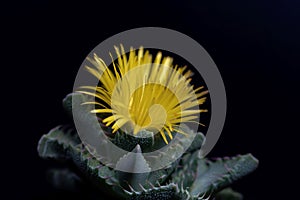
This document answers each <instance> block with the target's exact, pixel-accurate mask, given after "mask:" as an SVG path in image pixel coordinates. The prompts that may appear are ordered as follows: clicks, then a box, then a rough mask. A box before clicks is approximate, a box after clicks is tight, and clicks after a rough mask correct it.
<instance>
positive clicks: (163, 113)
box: [79, 45, 207, 144]
mask: <svg viewBox="0 0 300 200" xmlns="http://www.w3.org/2000/svg"><path fill="white" fill-rule="evenodd" d="M115 50H116V54H117V56H118V58H117V61H114V60H113V57H112V55H111V54H110V56H111V58H112V67H110V68H109V67H108V66H107V65H106V64H105V62H104V61H103V60H102V59H101V58H99V57H98V56H97V55H96V54H94V57H93V59H92V58H87V59H88V60H89V61H90V62H91V63H92V64H93V65H94V66H95V68H92V67H88V66H86V69H87V70H88V71H89V72H90V73H91V74H92V75H94V76H95V77H96V78H97V79H98V80H99V82H100V84H98V86H83V87H81V88H83V90H81V91H79V92H81V93H84V94H87V95H91V96H93V97H95V99H96V100H95V101H92V102H85V103H84V104H94V105H97V106H98V107H97V108H95V109H94V110H92V111H91V112H92V113H105V114H108V115H107V117H106V118H104V119H103V123H105V124H106V126H111V125H112V129H113V133H115V132H116V131H117V130H119V129H120V128H121V129H122V130H125V132H127V133H133V134H134V135H137V134H138V133H139V131H141V130H148V131H152V132H154V131H156V132H159V133H160V134H161V136H162V138H163V139H164V141H165V143H167V144H168V140H167V137H166V135H168V137H169V138H170V139H173V135H172V132H173V131H176V132H178V133H181V134H185V133H184V132H183V131H182V130H180V129H179V124H180V123H186V122H193V123H199V122H198V121H195V120H196V119H198V115H199V113H201V112H207V110H205V109H199V105H201V104H203V103H204V102H205V100H206V97H203V96H204V95H205V94H207V91H202V92H201V90H202V89H203V87H199V88H196V89H194V86H193V85H190V84H189V83H190V81H191V76H192V72H191V71H190V70H187V66H185V67H178V66H177V65H175V66H174V65H173V64H172V62H173V59H172V58H171V57H164V58H163V57H162V53H161V52H159V53H157V55H156V56H155V58H154V60H153V59H152V55H151V54H150V53H149V51H146V52H144V49H143V47H140V48H139V50H138V51H137V50H134V49H133V48H130V52H129V53H128V55H126V53H125V50H124V47H123V46H122V45H121V46H120V48H118V47H115Z"/></svg>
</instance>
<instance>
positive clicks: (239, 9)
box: [0, 0, 300, 199]
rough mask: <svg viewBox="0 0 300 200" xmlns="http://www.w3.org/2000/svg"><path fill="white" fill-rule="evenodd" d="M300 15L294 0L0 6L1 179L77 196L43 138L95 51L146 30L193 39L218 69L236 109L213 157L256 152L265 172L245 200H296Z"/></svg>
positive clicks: (12, 190)
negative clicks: (45, 150) (56, 174)
mask: <svg viewBox="0 0 300 200" xmlns="http://www.w3.org/2000/svg"><path fill="white" fill-rule="evenodd" d="M299 9H300V3H297V1H291V0H286V1H283V0H281V1H271V0H269V1H259V0H253V1H233V0H228V1H219V2H214V1H202V2H201V1H196V0H193V1H179V0H173V1H171V0H166V1H158V2H157V1H139V2H133V1H121V2H117V1H111V2H107V1H102V2H101V1H99V2H98V3H95V2H85V3H74V2H72V1H69V2H68V1H64V3H63V2H53V1H46V0H41V1H38V0H35V1H33V0H31V1H26V2H25V1H24V2H23V1H22V2H21V1H12V2H10V3H1V8H0V11H1V15H0V16H1V30H0V31H1V50H2V52H1V101H2V103H1V105H2V112H1V113H2V117H3V119H1V124H2V131H1V134H2V145H1V148H2V156H1V167H4V169H3V170H1V173H2V176H1V177H2V179H1V182H2V184H3V186H4V187H2V189H4V191H5V192H6V193H7V194H8V195H10V197H9V198H7V199H54V198H58V197H64V198H70V194H61V193H59V194H56V193H57V192H56V191H55V190H53V189H52V188H51V187H50V186H49V184H48V183H47V182H46V181H45V170H46V169H47V168H48V167H49V166H50V165H51V162H46V161H43V160H41V159H39V158H38V155H37V152H36V146H37V142H38V140H39V138H40V137H41V135H42V134H45V133H47V131H48V130H49V129H51V128H53V127H55V126H56V125H59V124H65V123H69V121H68V119H67V117H66V115H65V113H64V111H63V109H62V106H61V100H62V98H64V96H65V95H66V94H68V93H70V92H71V90H72V86H73V81H74V79H75V75H76V73H77V70H78V68H79V66H80V64H81V62H82V61H83V60H84V58H85V57H86V55H87V54H88V53H89V52H90V51H91V50H92V49H93V48H94V47H95V46H96V45H98V44H99V43H100V42H101V41H103V40H104V39H106V38H108V37H110V36H112V35H114V34H116V33H119V32H121V31H125V30H127V29H131V28H137V27H143V26H158V27H166V28H171V29H175V30H177V31H180V32H182V33H184V34H187V35H188V36H190V37H192V38H194V39H195V40H197V41H198V42H199V43H200V44H201V45H202V46H203V47H204V48H205V49H206V50H207V51H208V53H209V54H210V55H211V57H212V58H213V60H214V61H215V63H216V64H217V66H218V68H219V70H220V72H221V74H222V77H223V80H224V83H225V87H226V92H227V98H228V112H227V119H226V124H225V127H224V130H223V133H222V135H221V138H220V140H219V142H218V143H217V145H216V147H215V149H214V150H213V151H212V152H211V153H210V156H233V155H236V154H243V153H248V152H251V153H252V154H253V155H255V156H256V157H257V158H258V159H259V160H260V166H259V168H258V170H257V171H255V172H254V173H253V174H251V175H249V176H247V177H245V178H244V179H242V180H240V181H239V182H237V184H235V185H234V186H233V187H234V188H235V189H237V190H238V191H240V192H242V193H243V194H244V195H245V199H289V197H288V196H291V197H294V198H296V199H297V196H295V195H293V188H292V185H293V183H292V182H291V180H293V179H296V176H297V175H298V173H297V171H296V170H297V169H296V163H295V161H294V160H295V159H297V157H298V156H294V155H292V154H293V153H297V152H298V150H297V145H296V143H297V141H296V140H294V139H293V137H294V136H296V135H297V134H299V129H297V128H296V125H297V124H296V123H297V122H298V120H299V117H298V115H297V114H298V107H299V106H298V92H299V78H298V76H299V72H300V70H299V67H300V66H299V60H298V59H299V58H298V57H299V55H300V54H299V53H300V51H299V45H300V39H299V36H300V27H299V23H300V21H299V20H300V18H299V17H300V16H299V15H300V12H299ZM3 136H4V137H3ZM54 194H55V195H54ZM2 195H4V194H2ZM60 195H61V196H60ZM63 195H66V196H63ZM103 198H104V197H103Z"/></svg>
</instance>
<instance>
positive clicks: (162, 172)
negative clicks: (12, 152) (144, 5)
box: [38, 45, 258, 200]
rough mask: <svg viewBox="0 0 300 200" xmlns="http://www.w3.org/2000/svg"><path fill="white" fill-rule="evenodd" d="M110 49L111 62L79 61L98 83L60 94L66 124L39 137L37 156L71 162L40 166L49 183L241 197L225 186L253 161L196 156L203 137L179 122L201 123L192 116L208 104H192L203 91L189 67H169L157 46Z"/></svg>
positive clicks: (161, 199) (148, 198) (150, 199)
mask: <svg viewBox="0 0 300 200" xmlns="http://www.w3.org/2000/svg"><path fill="white" fill-rule="evenodd" d="M115 49H116V53H117V56H118V59H117V62H115V61H113V64H112V66H111V68H109V66H107V65H106V64H105V63H104V61H103V60H102V59H101V58H99V57H98V56H97V55H96V54H95V55H94V57H93V59H90V58H88V59H87V60H88V61H89V62H90V63H91V64H93V65H94V66H95V68H91V67H88V66H86V69H87V71H88V72H90V73H91V74H92V75H94V77H96V78H97V79H98V82H99V83H98V85H96V86H79V87H80V89H79V91H77V92H75V93H72V94H70V95H68V96H67V97H66V98H65V99H64V100H63V105H64V108H65V109H66V111H67V112H68V114H69V115H70V116H71V117H73V120H74V122H75V124H74V127H72V126H59V127H56V128H54V129H52V130H51V131H50V132H49V133H48V134H46V135H44V136H42V138H41V139H40V141H39V145H38V152H39V155H40V157H42V158H45V159H53V160H58V161H61V162H67V163H71V166H73V167H71V168H69V169H68V168H67V169H63V170H55V169H53V170H51V171H49V172H48V177H49V179H50V180H52V182H53V184H54V186H56V187H58V188H66V189H70V190H78V189H80V188H82V187H87V185H89V186H90V187H91V188H93V191H100V190H101V191H103V192H106V193H107V194H109V195H110V196H113V197H115V198H119V199H132V200H142V199H144V200H168V199H170V200H173V199H174V200H176V199H178V200H180V199H199V200H201V199H223V200H225V199H231V200H234V199H241V198H242V196H241V195H240V194H239V193H236V192H234V191H232V190H231V189H230V188H227V187H228V186H229V185H230V184H231V183H232V182H233V181H235V180H237V179H239V178H241V177H243V176H245V175H246V174H248V173H250V172H251V171H253V170H254V169H255V168H256V167H257V165H258V161H257V159H255V158H254V157H253V156H252V155H251V154H246V155H238V156H235V157H230V158H229V157H225V158H219V159H215V160H211V159H207V158H203V157H202V156H200V155H202V154H201V152H200V149H201V146H202V144H203V143H204V141H205V136H204V135H203V134H202V133H200V132H196V131H194V130H192V129H191V128H190V127H189V126H188V125H186V124H187V123H192V124H197V125H198V124H201V123H200V122H199V120H198V119H199V116H198V115H199V114H200V113H205V112H208V110H207V109H199V106H200V105H201V106H203V104H204V103H205V102H206V99H207V97H205V95H206V94H208V91H202V89H203V88H204V86H201V87H198V88H195V89H194V85H190V84H189V83H190V81H191V76H192V71H191V70H187V67H186V66H185V67H178V66H177V65H175V66H173V64H172V58H170V57H165V58H163V57H162V53H160V52H159V53H157V55H156V57H155V59H154V61H153V62H152V55H151V54H150V53H149V52H148V51H146V52H145V53H144V49H143V48H142V47H141V48H140V49H139V50H138V52H136V51H135V50H134V49H133V48H132V49H131V50H130V52H129V55H128V57H127V55H126V53H125V50H124V48H123V46H122V45H121V49H119V48H118V47H115ZM121 54H122V55H121ZM112 60H113V59H112ZM76 122H77V123H78V122H79V123H80V124H81V125H83V126H84V128H83V129H80V128H79V129H78V126H76V124H77V123H76ZM77 125H78V124H77ZM201 125H203V124H201ZM75 127H76V128H75ZM195 130H197V129H195ZM77 131H78V132H77ZM156 133H158V134H156ZM91 136H101V138H97V137H95V138H94V137H93V138H92V140H91V139H90V138H91ZM102 136H103V137H102ZM88 138H89V139H88ZM87 139H88V140H87ZM99 149H100V151H99ZM116 149H118V150H116ZM119 149H120V150H121V152H123V153H121V154H118V152H117V151H119ZM161 149H162V150H161ZM152 152H155V154H152ZM149 153H150V154H149ZM115 155H117V156H115ZM149 155H150V156H149ZM162 163H163V164H162ZM72 170H73V171H72ZM89 186H88V188H89ZM95 199H97V195H96V197H95Z"/></svg>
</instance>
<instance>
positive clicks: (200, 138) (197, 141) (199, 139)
mask: <svg viewBox="0 0 300 200" xmlns="http://www.w3.org/2000/svg"><path fill="white" fill-rule="evenodd" d="M204 141H205V136H204V135H203V134H202V133H200V132H198V133H196V136H195V138H194V140H193V142H192V144H191V145H190V147H189V148H188V150H187V152H194V151H196V150H199V149H200V148H201V146H202V144H203V142H204Z"/></svg>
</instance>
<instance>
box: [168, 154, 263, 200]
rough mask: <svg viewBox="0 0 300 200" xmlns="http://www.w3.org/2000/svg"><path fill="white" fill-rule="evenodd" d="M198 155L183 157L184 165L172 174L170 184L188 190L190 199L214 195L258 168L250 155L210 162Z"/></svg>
mask: <svg viewBox="0 0 300 200" xmlns="http://www.w3.org/2000/svg"><path fill="white" fill-rule="evenodd" d="M198 153H199V151H196V152H195V153H193V154H191V155H189V154H188V155H185V156H184V157H183V158H182V159H183V162H184V163H185V165H184V166H183V167H182V169H179V170H177V171H176V172H175V173H173V174H172V182H174V183H178V184H179V185H182V187H183V188H189V192H190V194H191V196H192V197H197V196H199V195H200V196H201V195H204V194H206V195H210V194H214V193H216V192H217V191H219V190H220V189H222V188H224V187H227V186H228V185H230V184H231V183H232V182H233V181H235V180H237V179H239V178H241V177H243V176H245V175H246V174H248V173H250V172H252V171H253V170H255V169H256V167H257V166H258V161H257V159H256V158H254V157H253V156H252V155H251V154H246V155H239V156H236V157H231V158H224V159H217V160H215V161H210V160H207V159H199V158H198Z"/></svg>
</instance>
